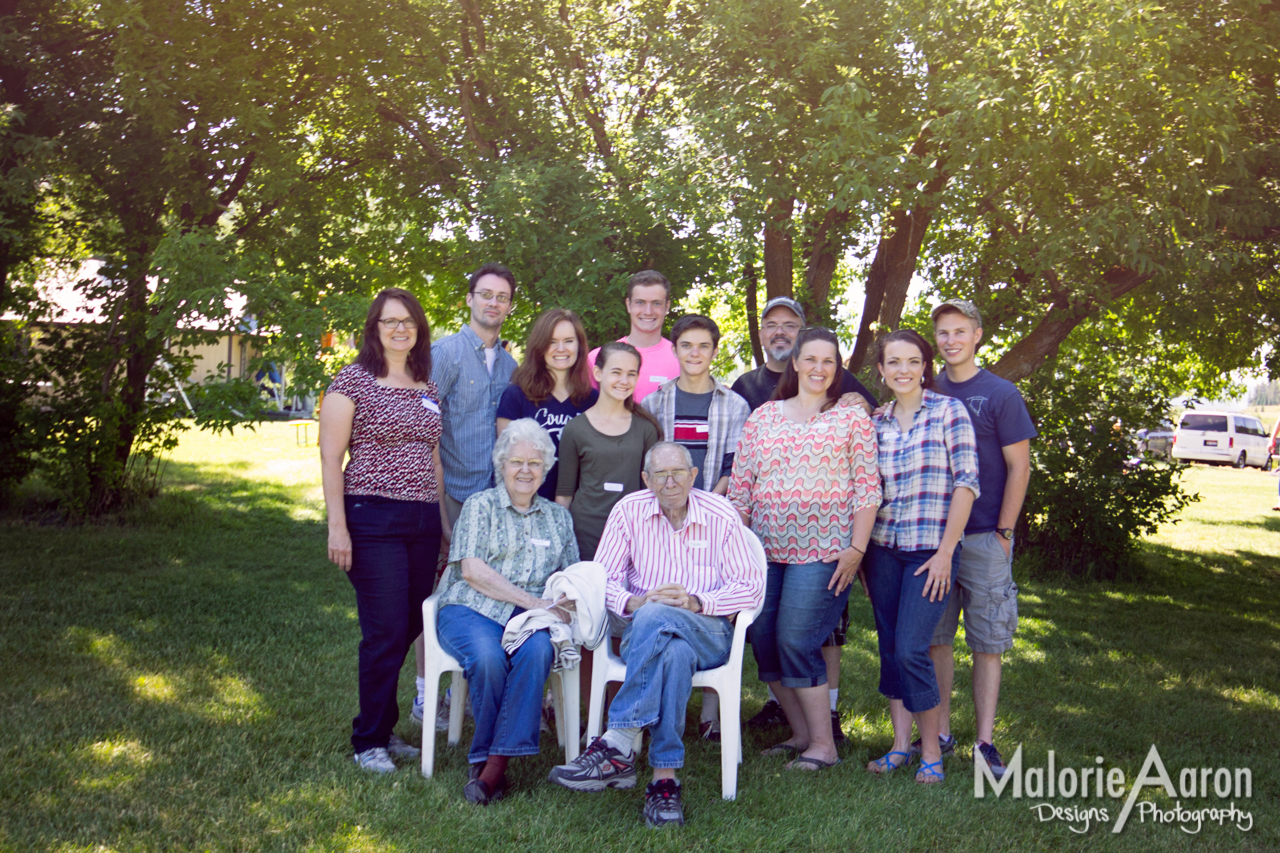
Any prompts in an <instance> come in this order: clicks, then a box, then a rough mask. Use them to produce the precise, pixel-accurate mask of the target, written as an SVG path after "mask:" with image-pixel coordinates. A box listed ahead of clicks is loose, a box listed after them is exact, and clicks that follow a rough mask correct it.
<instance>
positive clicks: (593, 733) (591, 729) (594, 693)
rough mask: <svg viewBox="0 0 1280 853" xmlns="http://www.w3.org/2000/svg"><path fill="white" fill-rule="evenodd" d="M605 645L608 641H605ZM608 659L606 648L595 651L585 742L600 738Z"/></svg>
mask: <svg viewBox="0 0 1280 853" xmlns="http://www.w3.org/2000/svg"><path fill="white" fill-rule="evenodd" d="M605 642H606V643H607V642H608V640H605ZM608 671H609V658H608V655H607V654H606V646H604V645H602V646H600V648H598V649H596V653H595V660H594V661H592V667H591V702H590V704H589V705H588V706H587V742H588V743H590V742H591V741H593V740H595V739H596V738H598V737H600V735H601V733H602V731H603V729H602V726H603V725H604V689H605V687H606V686H607V681H608V676H607V673H608Z"/></svg>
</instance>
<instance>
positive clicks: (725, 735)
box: [718, 688, 742, 800]
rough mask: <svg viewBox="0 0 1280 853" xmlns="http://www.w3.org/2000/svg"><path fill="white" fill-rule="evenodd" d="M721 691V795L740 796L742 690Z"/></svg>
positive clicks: (732, 797) (725, 796)
mask: <svg viewBox="0 0 1280 853" xmlns="http://www.w3.org/2000/svg"><path fill="white" fill-rule="evenodd" d="M718 692H720V694H721V695H720V795H721V796H722V797H723V798H724V799H726V800H732V799H736V798H737V796H738V764H739V762H741V761H742V691H741V688H739V689H738V690H724V691H718Z"/></svg>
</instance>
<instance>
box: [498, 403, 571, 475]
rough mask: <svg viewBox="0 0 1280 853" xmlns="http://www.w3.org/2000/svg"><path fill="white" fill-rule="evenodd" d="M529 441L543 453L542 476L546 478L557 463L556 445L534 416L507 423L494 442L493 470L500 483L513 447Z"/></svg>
mask: <svg viewBox="0 0 1280 853" xmlns="http://www.w3.org/2000/svg"><path fill="white" fill-rule="evenodd" d="M521 441H527V442H529V443H530V444H532V445H533V446H534V447H536V448H537V449H538V452H539V453H541V454H542V476H543V477H544V478H545V477H546V476H547V474H548V473H550V471H551V466H552V465H554V464H556V445H555V442H553V441H552V440H551V436H550V435H548V434H547V431H546V430H545V429H543V428H542V426H541V425H540V424H539V423H538V422H537V421H535V420H534V419H533V418H521V419H520V420H518V421H512V422H511V423H509V424H507V428H506V429H504V430H503V431H502V435H500V436H498V440H497V441H495V442H494V443H493V471H494V475H495V476H496V477H497V480H498V482H499V483H501V482H502V468H503V466H504V465H506V464H507V457H509V456H510V455H511V448H513V447H515V446H516V444H517V443H518V442H521Z"/></svg>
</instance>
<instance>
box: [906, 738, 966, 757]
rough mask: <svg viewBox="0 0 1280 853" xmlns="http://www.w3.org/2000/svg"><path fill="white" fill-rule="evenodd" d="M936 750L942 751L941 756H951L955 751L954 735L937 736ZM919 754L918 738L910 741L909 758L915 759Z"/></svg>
mask: <svg viewBox="0 0 1280 853" xmlns="http://www.w3.org/2000/svg"><path fill="white" fill-rule="evenodd" d="M938 749H940V750H942V754H943V755H951V754H953V753H954V752H955V751H956V736H955V735H945V736H944V735H938ZM919 754H920V738H916V739H915V740H913V741H911V757H912V758H915V757H916V756H917V755H919Z"/></svg>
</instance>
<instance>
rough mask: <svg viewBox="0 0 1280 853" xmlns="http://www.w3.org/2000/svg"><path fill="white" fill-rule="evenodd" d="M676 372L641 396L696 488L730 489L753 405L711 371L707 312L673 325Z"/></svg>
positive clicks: (709, 701)
mask: <svg viewBox="0 0 1280 853" xmlns="http://www.w3.org/2000/svg"><path fill="white" fill-rule="evenodd" d="M671 342H672V344H673V345H674V346H675V353H676V360H677V361H678V362H679V363H680V375H679V376H678V377H676V378H675V379H671V380H669V381H667V382H664V383H662V385H660V386H659V387H658V390H656V391H654V392H653V393H652V394H650V395H649V396H647V397H645V398H644V400H642V401H641V403H640V405H642V406H644V407H645V408H646V409H648V411H649V412H650V414H652V415H653V416H654V417H655V418H657V420H658V424H659V425H660V426H661V427H662V434H663V435H664V436H666V437H667V438H669V439H671V440H672V441H674V442H675V443H676V444H679V445H680V446H681V447H683V448H684V449H685V450H688V451H689V455H690V456H691V457H692V459H693V467H695V468H697V469H698V471H699V472H700V473H699V474H698V477H697V480H696V481H695V482H694V484H693V485H694V488H698V489H702V490H704V491H708V492H715V493H716V494H717V495H723V494H724V493H725V492H727V491H728V490H729V472H730V471H731V470H732V469H733V455H734V453H735V451H736V450H737V448H738V442H739V441H741V440H742V425H743V424H745V423H746V422H747V416H748V415H750V414H751V406H750V405H749V404H748V403H747V401H746V400H744V399H743V398H742V397H741V396H739V395H738V394H735V393H734V392H733V391H730V390H729V388H728V386H726V385H725V384H724V383H723V382H721V381H720V380H719V379H717V378H716V377H715V376H713V375H712V373H711V364H712V362H714V361H715V358H716V352H717V351H718V350H719V348H720V327H719V326H718V325H716V322H715V321H714V320H712V319H711V318H710V317H704V316H703V315H701V314H687V315H685V316H684V317H681V318H680V319H679V320H676V322H675V325H673V326H672V327H671ZM698 734H699V735H700V736H701V737H702V738H704V739H706V740H711V741H719V740H720V697H719V696H717V695H716V692H715V691H714V690H704V691H703V692H702V719H701V721H700V722H699V723H698Z"/></svg>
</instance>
